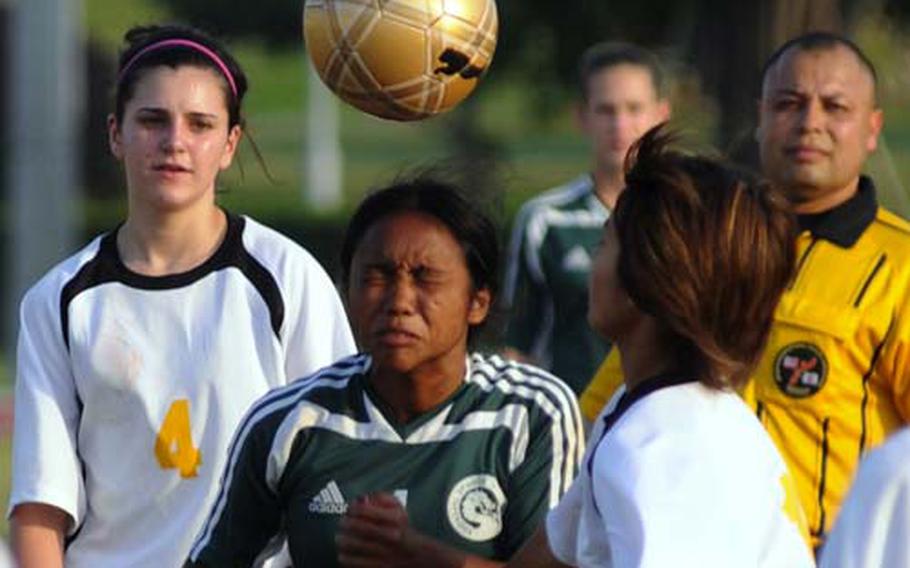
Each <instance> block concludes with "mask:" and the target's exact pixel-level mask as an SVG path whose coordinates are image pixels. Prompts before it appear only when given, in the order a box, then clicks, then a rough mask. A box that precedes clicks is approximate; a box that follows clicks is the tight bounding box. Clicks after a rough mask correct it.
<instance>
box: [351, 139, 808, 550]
mask: <svg viewBox="0 0 910 568" xmlns="http://www.w3.org/2000/svg"><path fill="white" fill-rule="evenodd" d="M668 143H669V140H668V136H666V135H664V134H661V132H660V130H659V128H658V129H655V130H651V131H649V132H648V133H647V134H646V135H645V136H644V138H643V139H642V140H641V141H640V142H639V143H638V145H637V146H636V147H635V148H634V149H633V150H632V157H633V158H632V165H631V167H629V168H628V169H627V173H626V184H627V189H626V190H625V191H624V192H623V194H622V195H621V196H620V198H619V200H618V202H617V204H616V208H615V209H614V211H613V214H612V216H611V217H610V220H609V221H608V223H607V225H606V227H605V231H604V238H603V243H602V245H601V247H600V250H599V251H598V254H597V257H596V258H595V261H594V266H593V268H592V273H591V286H590V293H591V298H590V303H589V311H588V321H589V323H590V324H591V326H592V327H593V328H594V329H595V330H597V331H598V332H600V333H601V334H602V335H604V336H605V337H607V338H609V339H611V340H613V341H614V345H615V346H616V348H618V349H619V350H620V352H621V354H622V364H623V371H624V376H625V377H626V385H625V389H624V390H621V391H620V393H619V394H618V395H617V397H616V398H615V399H614V400H613V401H611V403H610V404H609V405H608V406H607V408H606V409H605V410H604V412H603V414H602V415H601V417H600V418H599V419H598V421H597V423H596V424H595V426H594V430H593V432H592V437H591V443H590V445H589V447H588V453H587V455H586V457H585V463H584V465H583V466H582V471H581V473H580V474H579V476H578V477H577V478H576V480H575V482H574V483H573V485H572V487H571V488H570V489H569V492H568V493H566V495H564V496H563V498H562V500H561V501H560V503H559V504H558V505H557V506H556V508H555V509H552V510H551V511H550V512H549V514H548V516H547V520H546V523H545V526H544V527H542V528H541V529H540V530H538V532H537V534H536V535H535V536H534V537H532V539H531V540H530V542H529V543H528V544H527V545H526V546H525V547H524V548H523V549H522V550H521V551H519V552H518V553H517V554H516V555H515V556H514V557H513V558H512V559H511V560H510V562H509V564H508V565H509V566H516V567H521V568H542V567H557V566H565V565H569V566H583V567H590V568H593V567H617V568H619V567H622V568H630V567H659V568H662V567H666V566H674V567H681V568H682V567H698V568H729V567H731V566H750V567H760V568H778V567H783V566H786V567H788V568H802V567H811V566H813V565H814V563H813V559H812V556H811V552H810V549H809V544H808V537H809V535H808V533H807V530H806V524H805V519H804V517H803V515H802V512H801V510H800V509H799V501H798V499H797V497H796V494H795V489H794V487H793V483H792V480H791V478H790V475H789V473H788V472H787V469H786V466H785V465H784V462H783V460H782V458H781V457H780V455H779V454H778V452H777V451H776V449H775V447H774V445H773V443H772V442H771V440H770V438H769V437H768V436H767V434H766V433H765V432H764V430H763V429H762V427H761V425H760V424H759V422H758V420H756V418H755V416H754V415H753V414H752V413H751V412H750V410H749V409H748V407H747V406H746V405H745V403H744V402H743V401H742V400H741V399H740V398H739V397H738V396H737V395H736V393H735V392H734V389H735V388H737V387H739V386H740V385H741V384H742V383H743V382H744V381H745V380H746V378H747V377H748V373H749V371H750V369H751V368H752V366H753V365H754V364H755V362H756V361H757V358H758V356H759V354H760V353H761V350H762V347H763V346H764V343H765V341H766V340H767V336H768V333H769V329H770V325H771V317H772V313H773V311H774V307H775V305H776V304H777V301H778V299H779V297H780V295H781V293H782V292H783V290H784V288H785V286H786V285H787V283H788V281H789V279H790V274H791V272H792V269H793V263H794V254H795V253H794V249H793V244H792V243H793V242H794V232H795V230H796V229H795V223H794V219H793V218H792V216H791V215H790V214H789V213H788V212H787V205H786V201H785V199H784V198H783V197H782V194H781V193H780V192H779V191H778V190H776V189H774V188H772V187H769V186H767V185H766V184H762V183H758V182H756V181H754V180H751V179H749V178H748V177H747V176H745V175H743V174H740V173H738V172H735V171H732V170H731V169H729V168H728V167H726V166H724V165H723V164H722V163H719V162H717V161H714V160H710V159H706V158H700V157H693V156H686V155H683V154H681V153H678V152H675V151H671V150H669V149H668V148H667V144H668ZM402 565H407V564H402ZM491 565H494V564H491V563H490V562H488V561H485V560H480V559H476V558H475V559H471V560H470V561H469V562H465V563H462V564H460V566H461V568H472V567H473V568H477V567H484V566H491ZM352 566H353V565H352Z"/></svg>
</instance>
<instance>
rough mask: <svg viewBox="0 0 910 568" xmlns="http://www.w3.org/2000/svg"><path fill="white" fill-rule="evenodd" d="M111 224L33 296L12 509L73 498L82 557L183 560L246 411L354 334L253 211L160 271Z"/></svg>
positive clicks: (161, 563) (21, 358)
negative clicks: (122, 243)
mask: <svg viewBox="0 0 910 568" xmlns="http://www.w3.org/2000/svg"><path fill="white" fill-rule="evenodd" d="M115 235H116V232H112V233H109V234H107V235H103V236H101V237H98V238H96V239H95V240H94V241H92V243H90V244H89V245H88V246H87V247H85V248H84V249H83V250H81V251H80V252H78V253H77V254H75V255H74V256H72V257H70V258H69V259H67V260H66V261H64V262H62V263H61V264H60V265H58V266H57V267H55V268H54V269H52V270H51V271H50V272H49V273H48V274H46V275H45V276H44V277H43V278H42V279H41V280H40V281H39V282H38V283H37V284H36V285H35V286H34V287H33V288H32V289H31V290H29V291H28V293H27V294H26V295H25V298H24V299H23V301H22V305H21V313H20V318H21V325H20V330H19V347H18V353H17V366H18V368H17V379H16V391H15V430H14V441H13V481H12V490H11V496H10V511H12V509H13V508H14V507H15V506H16V505H18V504H21V503H29V502H37V503H45V504H49V505H53V506H56V507H58V508H60V509H62V510H64V511H66V512H67V513H68V514H69V515H70V517H72V519H73V521H74V524H73V528H72V531H71V533H70V534H69V535H68V545H67V549H66V564H67V566H70V567H82V566H85V567H89V566H90V567H104V566H115V567H122V566H130V567H143V566H148V567H156V568H158V567H168V566H180V565H181V564H182V563H183V561H184V560H185V558H186V556H187V554H188V552H189V549H190V545H191V544H192V539H193V537H194V535H195V534H196V532H197V530H198V529H199V528H200V526H201V524H202V522H203V521H204V520H205V515H206V513H207V512H208V509H209V507H210V505H211V503H212V501H213V500H214V497H215V494H216V492H217V490H218V479H217V476H218V475H219V474H220V472H221V471H222V469H223V466H224V461H225V458H226V451H227V447H228V445H229V443H230V440H231V437H232V436H233V433H234V429H235V427H236V426H237V424H238V422H239V421H240V419H241V418H242V416H243V415H244V413H245V411H246V410H247V408H248V407H249V406H250V405H251V404H252V403H253V402H254V401H255V400H256V399H257V398H259V397H260V396H261V395H263V394H264V393H265V392H267V391H268V390H269V389H270V388H273V387H276V386H280V385H283V384H286V383H287V382H288V381H289V380H293V379H296V378H299V377H303V376H306V375H309V374H311V373H313V372H314V371H316V370H317V369H319V368H321V367H323V366H327V365H329V364H331V363H332V362H333V361H335V360H336V359H338V358H341V357H343V356H346V355H348V354H350V353H353V352H354V343H353V339H352V337H351V332H350V329H349V327H348V323H347V319H346V317H345V313H344V310H343V307H342V305H341V301H340V299H339V298H338V295H337V293H336V291H335V288H334V287H333V285H332V282H331V280H330V279H329V278H328V276H327V275H326V274H325V272H324V271H323V269H322V267H320V266H319V264H318V263H317V262H316V261H315V260H314V259H313V258H312V257H311V256H310V255H309V253H307V252H306V251H304V250H303V249H302V248H301V247H299V246H298V245H296V244H295V243H293V242H292V241H290V240H289V239H287V238H286V237H284V236H282V235H280V234H278V233H277V232H275V231H273V230H271V229H268V228H266V227H264V226H262V225H260V224H258V223H256V222H255V221H253V220H251V219H249V218H245V217H237V216H233V215H228V230H227V233H226V236H225V239H224V242H223V243H222V244H221V246H220V247H219V249H218V250H217V251H216V252H215V253H214V254H213V255H212V257H211V258H209V259H208V260H207V261H206V262H205V263H203V264H202V265H200V266H198V267H196V268H195V269H193V270H191V271H189V272H186V273H182V274H176V275H168V276H163V277H148V276H143V275H140V274H136V273H134V272H132V271H130V270H129V269H128V268H126V266H125V265H123V263H122V262H121V261H120V258H119V255H118V253H117V250H116V240H115V239H116V237H115Z"/></svg>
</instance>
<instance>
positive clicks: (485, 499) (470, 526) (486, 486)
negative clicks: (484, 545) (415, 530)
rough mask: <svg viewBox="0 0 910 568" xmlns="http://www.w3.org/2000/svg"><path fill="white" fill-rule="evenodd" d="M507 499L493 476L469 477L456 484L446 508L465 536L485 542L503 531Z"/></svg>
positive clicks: (453, 525) (471, 539)
mask: <svg viewBox="0 0 910 568" xmlns="http://www.w3.org/2000/svg"><path fill="white" fill-rule="evenodd" d="M505 506H506V496H505V494H504V493H503V492H502V488H501V487H500V486H499V482H498V481H497V480H496V478H495V477H493V476H492V475H485V474H478V475H469V476H468V477H465V478H464V479H462V480H461V481H459V482H458V483H456V484H455V487H453V488H452V491H451V492H450V493H449V500H448V503H447V506H446V509H447V511H448V514H449V524H451V525H452V528H454V529H455V532H457V533H458V534H459V535H461V536H462V537H464V538H466V539H467V540H470V541H473V542H484V541H487V540H490V539H492V538H494V537H495V536H496V535H498V534H499V533H500V532H502V515H503V510H504V509H505Z"/></svg>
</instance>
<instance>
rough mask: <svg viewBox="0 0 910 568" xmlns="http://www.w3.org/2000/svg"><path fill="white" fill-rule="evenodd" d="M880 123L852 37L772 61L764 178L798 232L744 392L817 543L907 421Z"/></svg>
mask: <svg viewBox="0 0 910 568" xmlns="http://www.w3.org/2000/svg"><path fill="white" fill-rule="evenodd" d="M882 120H883V118H882V111H881V109H880V108H879V106H878V100H877V78H876V72H875V68H874V67H873V65H872V63H871V62H870V61H869V60H868V58H867V57H866V56H865V55H864V54H863V53H862V51H861V50H860V49H859V48H858V47H857V46H856V45H855V44H854V43H853V42H851V41H850V40H848V39H846V38H844V37H841V36H838V35H834V34H829V33H811V34H808V35H804V36H800V37H798V38H795V39H793V40H790V41H789V42H787V43H786V44H784V45H783V46H782V47H780V48H779V49H778V50H777V51H776V52H775V53H774V54H773V55H772V56H771V57H770V58H769V60H768V62H767V63H766V64H765V68H764V71H763V83H762V95H761V100H760V104H759V125H758V129H757V130H756V139H757V140H758V144H759V150H760V155H761V163H762V170H763V172H764V174H765V175H766V176H767V177H768V178H769V179H770V180H771V181H772V182H774V183H777V184H779V185H780V186H781V187H783V188H784V189H785V190H786V191H787V192H788V193H789V195H790V197H791V199H792V200H793V202H794V204H795V209H796V212H797V213H798V215H799V221H800V226H801V229H802V232H801V234H800V235H799V237H798V239H797V242H796V246H797V254H798V257H797V258H798V259H799V260H798V264H797V272H796V274H795V276H794V279H793V282H792V283H791V285H790V287H789V289H788V290H787V291H786V292H785V293H784V295H783V298H782V300H781V302H780V305H779V306H778V308H777V311H776V314H775V323H774V327H773V328H772V332H771V337H770V340H769V344H768V346H767V348H766V350H765V354H764V356H763V358H762V361H761V363H760V364H759V366H758V368H757V369H756V371H755V374H754V376H753V378H752V380H751V381H750V382H749V383H748V385H747V386H746V388H745V391H744V393H743V395H744V396H745V398H746V400H747V401H748V402H749V403H750V404H751V405H752V406H753V408H754V409H755V413H756V415H757V416H758V418H759V420H761V422H762V424H764V426H765V428H767V430H768V432H769V433H770V434H771V437H772V438H773V439H774V441H775V442H776V443H777V445H778V447H779V449H780V451H781V453H782V454H783V456H784V458H785V459H786V461H787V463H788V465H789V467H790V470H791V472H792V473H793V475H794V477H795V479H796V481H797V488H798V490H799V493H800V499H801V501H802V505H803V507H804V509H805V512H806V515H807V518H808V520H809V525H810V530H811V531H812V539H813V544H814V545H815V546H816V547H818V546H820V545H821V544H822V543H823V542H824V538H825V534H826V533H827V531H828V530H829V529H830V528H831V526H832V524H833V522H834V518H835V517H836V515H837V512H838V508H839V506H840V503H841V500H842V499H843V497H844V495H845V493H846V491H847V489H848V486H849V484H850V481H851V479H852V476H853V473H854V470H855V468H856V466H857V463H858V462H859V459H860V458H861V457H862V455H863V454H864V453H865V452H866V451H868V450H869V449H870V448H872V447H873V446H876V445H877V444H879V443H881V442H882V440H884V439H885V437H886V436H887V435H888V434H889V433H891V432H893V431H894V430H896V429H898V428H899V427H901V426H902V425H903V424H906V423H908V422H910V223H908V222H907V221H905V220H904V219H901V218H900V217H898V216H896V215H895V214H893V213H891V212H890V211H888V210H886V209H885V208H883V207H881V206H880V205H879V204H878V202H877V200H876V195H875V185H874V183H873V181H872V179H871V178H869V177H868V176H865V175H863V174H862V169H863V165H864V163H865V161H866V158H867V157H868V155H869V153H871V152H872V151H874V150H875V148H876V145H877V142H878V136H879V133H880V132H881V128H882ZM729 309H731V310H735V309H737V306H730V307H729ZM620 374H621V371H620V370H619V362H618V360H617V355H616V354H615V353H613V354H611V356H610V357H608V358H607V361H605V362H604V364H603V365H602V367H601V369H600V370H599V371H598V374H597V375H596V376H595V379H594V380H593V381H592V383H591V386H590V387H589V388H588V391H586V392H585V393H584V394H583V395H582V409H583V411H584V413H585V414H586V416H587V417H588V418H589V419H593V418H594V417H595V416H596V415H597V413H598V412H599V411H600V408H601V407H602V406H603V404H604V403H605V402H606V400H607V398H608V397H609V396H610V395H611V394H612V391H613V390H614V389H615V388H616V387H617V386H618V385H619V384H620V383H621V380H622V379H621V376H620Z"/></svg>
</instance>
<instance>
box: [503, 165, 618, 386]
mask: <svg viewBox="0 0 910 568" xmlns="http://www.w3.org/2000/svg"><path fill="white" fill-rule="evenodd" d="M608 215H609V212H608V210H607V208H606V207H604V205H603V204H602V203H601V202H600V200H599V199H597V196H596V195H595V194H594V181H593V179H592V178H591V176H590V175H587V174H586V175H583V176H580V177H578V178H577V179H575V180H573V181H571V182H569V183H567V184H566V185H564V186H561V187H557V188H555V189H553V190H550V191H548V192H546V193H544V194H543V195H541V196H539V197H537V198H535V199H532V200H531V201H529V202H528V203H526V204H525V205H524V206H523V207H522V208H521V210H520V211H519V212H518V216H517V217H516V219H515V226H514V228H513V231H512V242H511V246H510V247H509V260H508V265H507V268H506V279H505V286H504V287H503V292H504V293H503V297H504V299H505V302H506V305H508V306H509V307H510V310H511V311H510V316H509V322H508V324H509V325H508V330H507V342H508V344H509V345H510V346H512V347H515V348H516V349H518V350H520V351H522V352H524V353H528V354H530V355H531V356H533V357H534V359H535V360H536V361H538V362H539V363H541V364H542V365H543V366H545V367H546V368H547V369H548V370H549V371H550V372H551V373H553V374H554V375H556V376H558V377H560V378H561V379H563V380H565V381H566V382H567V383H568V384H569V385H570V386H571V387H572V389H573V390H574V391H575V392H576V393H581V392H582V391H583V390H584V388H585V386H586V385H587V384H588V381H590V380H591V377H592V376H593V375H594V371H595V370H596V369H597V367H598V366H599V365H600V363H601V362H602V361H603V359H604V357H605V356H606V354H607V350H608V347H609V346H608V344H607V343H606V342H605V341H604V340H603V339H601V338H600V337H599V336H598V335H597V334H596V333H595V332H594V331H593V330H591V328H590V327H589V326H588V279H589V277H590V274H591V261H592V259H593V256H594V251H595V249H596V248H597V243H599V242H600V239H601V237H602V236H603V226H604V222H605V221H606V220H607V216H608Z"/></svg>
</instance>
